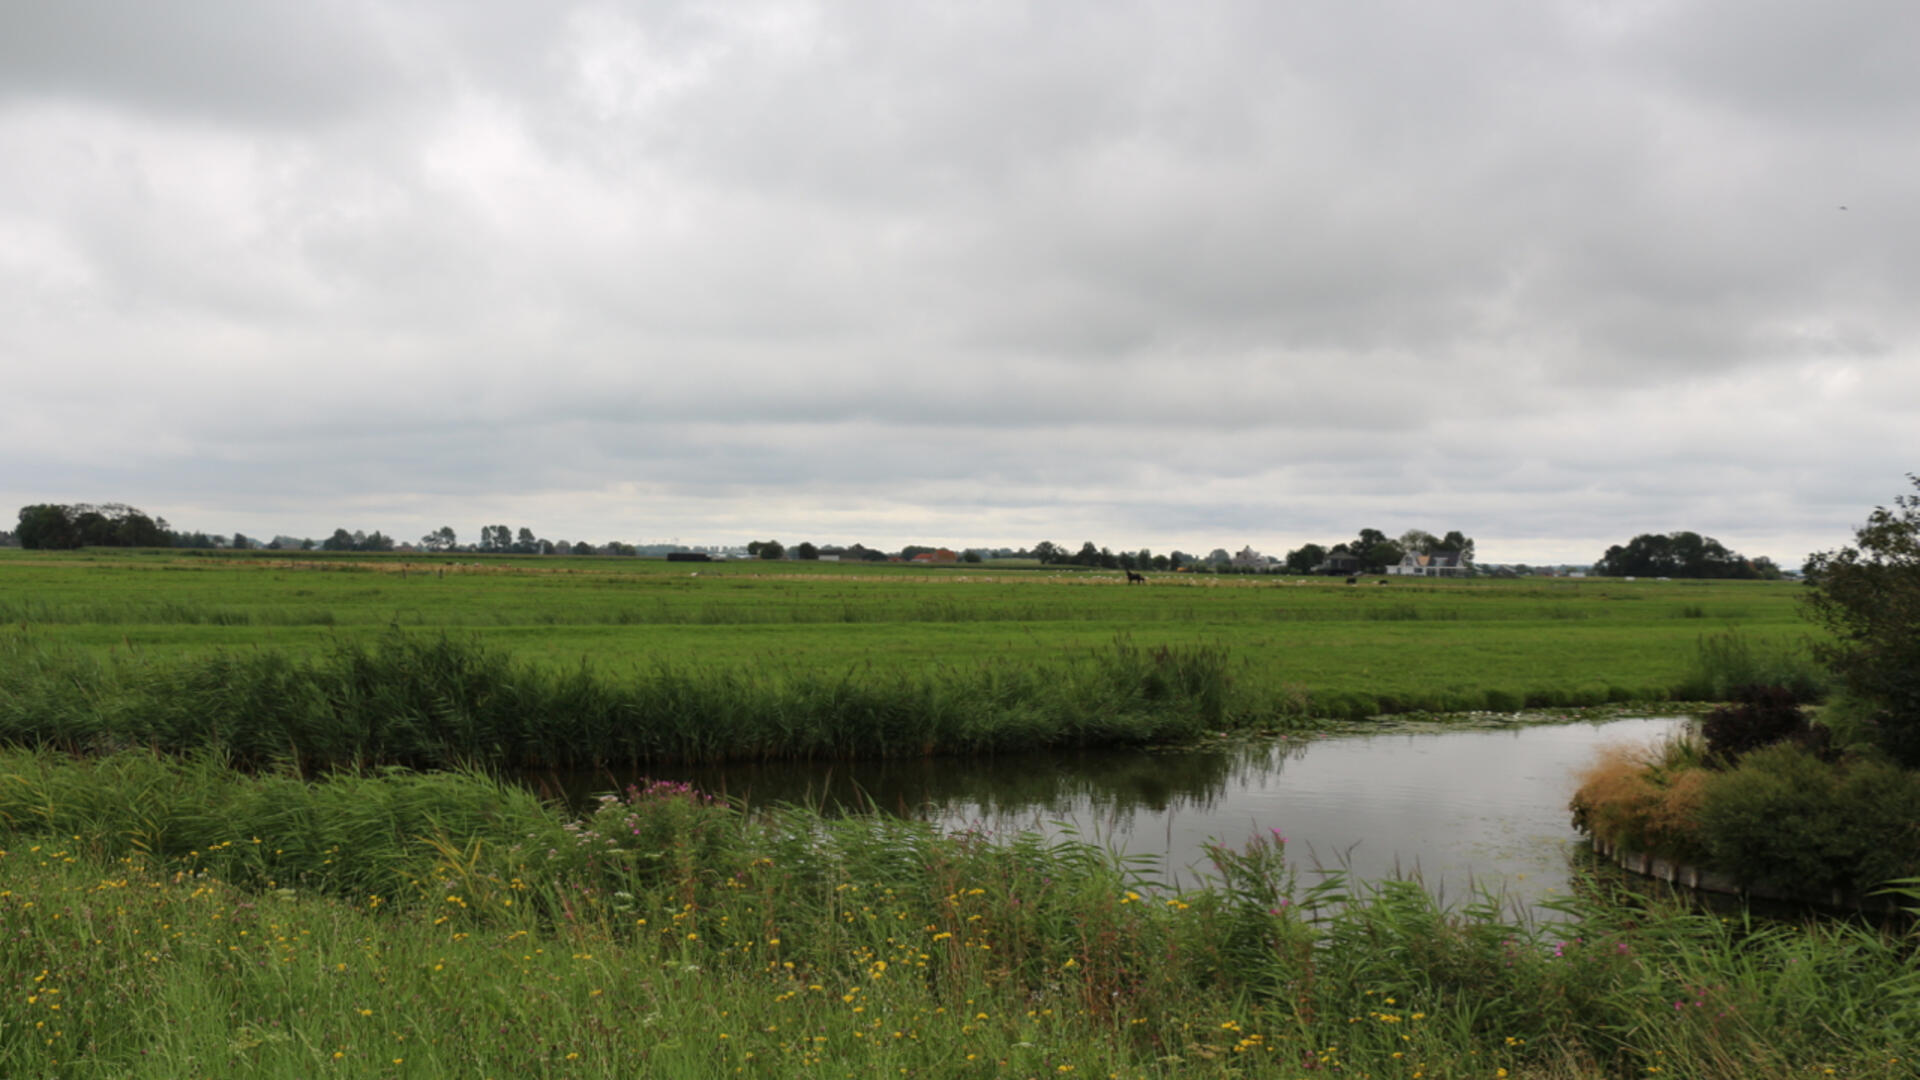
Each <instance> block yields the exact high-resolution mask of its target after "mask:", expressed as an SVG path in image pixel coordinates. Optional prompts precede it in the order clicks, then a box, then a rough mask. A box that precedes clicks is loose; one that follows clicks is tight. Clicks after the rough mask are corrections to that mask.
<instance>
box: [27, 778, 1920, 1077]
mask: <svg viewBox="0 0 1920 1080" xmlns="http://www.w3.org/2000/svg"><path fill="white" fill-rule="evenodd" d="M409 782H410V781H408V780H407V779H406V778H403V777H399V776H391V777H385V778H378V779H373V778H336V779H333V780H329V781H326V782H324V783H320V784H298V783H296V782H294V781H291V780H288V779H286V778H247V777H244V776H240V775H237V774H234V773H232V772H231V771H226V770H222V769H220V768H219V767H218V763H215V762H207V761H200V762H192V763H187V764H179V763H166V762H162V761H160V760H159V759H155V758H152V757H151V756H146V755H124V756H123V757H122V758H118V759H108V760H106V761H101V762H74V761H67V760H63V759H60V758H58V757H56V756H53V755H46V754H38V755H25V754H20V753H13V754H8V755H4V756H0V796H4V797H5V798H6V799H8V800H9V801H7V802H5V803H4V804H0V805H5V806H6V807H7V808H8V815H7V816H5V817H3V818H0V849H3V850H4V854H0V883H3V884H0V1074H5V1075H9V1076H15V1075H19V1076H38V1075H47V1074H53V1075H114V1076H142V1077H145V1076H202V1075H236V1074H246V1075H276V1076H277V1075H285V1076H295V1075H303V1076H311V1075H343V1076H356V1077H357V1076H444V1075H475V1076H480V1075H554V1076H561V1075H580V1076H635V1075H644V1076H652V1075H659V1076H700V1077H706V1076H714V1077H720V1076H736V1075H745V1076H780V1077H785V1076H796V1075H799V1076H812V1075H820V1076H826V1075H832V1076H836V1077H838V1076H845V1075H847V1074H853V1075H863V1076H864V1075H875V1076H877V1075H887V1076H899V1075H903V1074H904V1075H908V1076H923V1077H924V1076H982V1077H988V1076H1021V1077H1024V1076H1041V1075H1045V1076H1052V1077H1060V1076H1074V1075H1098V1076H1108V1075H1119V1076H1125V1077H1141V1076H1147V1077H1163V1076H1164V1077H1174V1076H1178V1077H1196V1076H1197V1077H1228V1076H1280V1077H1299V1076H1318V1075H1356V1076H1357V1075H1372V1076H1392V1077H1402V1076H1404V1077H1409V1078H1411V1077H1413V1076H1415V1075H1416V1074H1424V1075H1426V1076H1450V1077H1497V1076H1499V1075H1501V1074H1502V1072H1503V1071H1504V1073H1505V1075H1507V1076H1510V1077H1522V1076H1527V1077H1566V1078H1588V1077H1593V1078H1598V1077H1626V1076H1633V1077H1644V1076H1684V1077H1703V1078H1704V1077H1713V1078H1719V1077H1727V1078H1732V1077H1740V1078H1743V1080H1744V1078H1751V1077H1759V1078H1768V1077H1789V1076H1796V1077H1797V1076H1821V1075H1828V1074H1827V1073H1826V1072H1824V1071H1823V1070H1828V1069H1831V1070H1833V1075H1840V1076H1848V1077H1873V1078H1887V1080H1891V1078H1894V1077H1907V1076H1912V1075H1913V1062H1912V1060H1911V1055H1912V1041H1911V1034H1912V1031H1913V1030H1915V1025H1916V1024H1920V995H1916V994H1915V993H1914V990H1915V988H1916V986H1920V961H1916V953H1915V948H1914V946H1915V944H1916V943H1915V941H1914V940H1913V939H1911V938H1909V939H1905V940H1903V939H1900V938H1897V937H1894V936H1890V935H1888V934H1885V933H1881V932H1875V931H1871V930H1866V929H1861V928H1858V927H1853V926H1848V925H1844V924H1819V925H1810V926H1792V925H1759V924H1753V923H1746V922H1741V921H1739V920H1735V921H1733V922H1728V921H1724V920H1721V919H1718V918H1714V917H1705V916H1697V915H1691V914H1688V913H1685V912H1683V911H1680V910H1677V909H1673V908H1660V907H1654V908H1647V907H1644V906H1641V905H1640V904H1638V903H1636V902H1632V901H1628V900H1625V899H1622V898H1616V897H1613V896H1610V895H1606V894H1604V893H1602V892H1598V891H1594V889H1596V888H1597V887H1589V889H1588V891H1585V892H1583V893H1582V894H1580V895H1577V896H1575V897H1572V898H1570V899H1568V900H1567V901H1566V902H1565V903H1564V904H1563V905H1562V911H1563V913H1564V914H1565V916H1566V917H1567V918H1568V920H1569V921H1568V922H1567V923H1565V924H1556V925H1545V926H1538V925H1529V924H1517V923H1513V922H1509V921H1506V920H1504V919H1502V917H1501V916H1500V914H1499V910H1498V907H1497V905H1494V904H1492V903H1490V902H1480V903H1475V904H1470V905H1468V906H1467V907H1466V908H1463V909H1456V910H1446V909H1442V908H1440V907H1439V906H1438V905H1436V904H1435V902H1434V901H1433V900H1432V899H1431V898H1430V897H1428V896H1427V895H1426V894H1424V893H1423V892H1421V891H1420V890H1419V889H1418V887H1416V886H1414V885H1412V884H1410V883H1405V882H1398V883H1384V884H1381V885H1378V886H1366V885H1361V884H1358V883H1343V882H1337V881H1336V882H1330V883H1323V884H1321V885H1319V886H1315V887H1311V888H1305V889H1303V888H1300V887H1298V886H1296V884H1295V883H1294V881H1293V879H1292V877H1291V874H1290V873H1289V871H1288V867H1287V863H1286V859H1285V854H1286V853H1285V845H1284V841H1283V840H1281V839H1280V838H1279V837H1277V836H1274V835H1262V836H1260V837H1258V838H1256V839H1255V840H1252V841H1250V842H1248V843H1245V844H1240V845H1230V846H1226V847H1222V848H1219V849H1217V850H1216V851H1215V861H1216V866H1217V867H1218V868H1219V869H1220V871H1221V875H1222V883H1221V884H1220V885H1219V886H1217V887H1214V888H1208V889H1199V890H1193V891H1187V892H1181V893H1172V892H1167V891H1156V890H1154V889H1152V888H1149V887H1146V886H1145V885H1143V884H1142V883H1141V882H1139V881H1137V880H1136V879H1134V878H1133V877H1132V876H1131V875H1130V874H1129V873H1128V871H1127V870H1126V868H1125V867H1124V866H1123V865H1122V864H1120V863H1118V862H1117V861H1116V860H1115V859H1114V858H1113V857H1112V856H1110V855H1109V854H1107V853H1106V852H1104V851H1102V850H1100V849H1097V848H1094V847H1090V846H1087V845H1084V844H1079V843H1075V842H1071V841H1060V842H1052V843H1049V842H1046V841H1043V840H1041V839H1040V838H1038V837H1034V836H1029V835H1021V836H1014V837H1006V838H1000V839H993V838H988V837H982V836H978V835H973V834H962V835H941V834H938V833H936V832H934V831H933V830H931V829H930V828H929V827H927V826H926V825H924V824H921V823H915V822H906V821H900V820H888V819H878V818H849V819H840V820H828V819H824V818H821V817H818V816H816V815H812V814H809V813H807V812H804V811H788V812H783V813H778V814H767V815H753V816H749V815H745V814H742V813H740V812H738V811H736V810H734V809H733V808H731V807H729V806H727V805H726V804H724V803H719V802H715V801H713V800H711V799H708V798H707V797H705V796H703V795H701V794H700V793H699V792H696V791H692V790H689V789H686V788H684V787H681V786H678V785H648V786H644V787H639V788H636V789H633V790H631V791H629V792H627V793H624V794H622V795H619V796H615V797H611V798H609V799H607V800H605V801H603V802H602V803H601V804H600V805H599V807H598V808H597V810H596V811H595V812H594V813H592V814H591V815H589V816H588V817H586V818H584V819H582V820H578V821H574V822H567V821H564V820H563V819H561V818H560V817H559V816H558V815H557V814H554V813H552V812H540V813H534V812H531V811H530V810H529V809H528V808H527V807H526V806H525V804H524V803H521V802H517V801H515V800H517V799H519V798H520V797H519V796H515V795H513V794H512V793H510V792H507V791H504V790H502V789H500V788H498V787H497V786H495V785H493V784H491V783H490V782H488V781H486V780H485V779H484V778H480V777H473V776H465V777H448V778H444V786H433V787H424V788H415V789H409V791H410V793H409V794H408V795H407V796H405V797H404V798H402V799H401V800H400V801H401V802H403V803H405V804H406V805H407V806H408V807H410V809H409V810H408V811H407V813H406V814H390V813H383V812H376V811H375V810H373V809H371V808H367V809H356V807H357V806H359V805H361V804H368V806H370V805H371V804H372V803H375V802H377V801H378V799H377V796H376V795H375V794H374V788H375V787H377V786H379V785H389V784H400V785H403V786H404V785H405V784H407V783H409ZM334 785H338V786H339V791H338V792H337V793H326V792H324V790H323V789H326V788H329V787H331V786H334ZM22 788H25V789H29V791H30V794H15V795H4V793H6V792H13V791H16V790H17V789H22ZM169 788H185V789H187V790H188V791H189V792H191V794H192V795H193V796H194V798H188V797H186V796H184V795H183V796H181V797H179V798H172V799H166V798H163V799H161V800H160V801H159V802H157V803H149V802H148V799H147V798H146V796H148V795H160V794H162V793H164V792H165V791H166V790H167V789H169ZM102 789H110V790H108V791H107V793H104V794H103V793H102ZM303 792H305V793H304V794H303ZM196 799H197V800H206V801H210V802H212V803H213V804H215V805H218V806H221V807H223V808H230V809H231V810H232V811H233V813H234V814H236V815H237V816H235V817H233V818H232V819H231V820H227V821H220V820H216V819H214V818H213V817H211V816H209V815H206V814H203V813H201V812H200V811H198V810H196V809H195V801H196ZM276 802H286V803H288V804H289V806H290V808H289V809H288V810H286V811H285V812H281V813H278V814H277V815H276V814H274V812H273V811H272V810H271V809H270V807H271V805H272V804H274V803H276ZM322 806H325V807H328V809H321V807H322ZM490 806H491V807H492V808H493V812H485V811H486V810H487V808H488V807H490ZM28 808H31V809H28ZM476 810H477V811H481V812H478V813H476V812H474V811H476ZM407 815H414V816H407ZM342 816H345V817H346V818H348V819H349V820H350V822H351V824H348V825H343V824H342V822H341V818H342ZM342 828H344V829H347V830H348V831H349V832H351V833H352V835H353V837H354V838H353V839H351V840H343V839H339V837H340V835H341V834H340V833H339V832H338V831H336V830H339V829H342ZM155 829H158V830H159V831H160V832H161V833H162V834H165V835H168V836H172V837H174V838H175V839H174V840H173V841H169V843H168V844H167V845H162V846H154V845H152V844H150V843H149V844H146V846H141V844H137V843H135V841H134V839H133V838H134V837H136V836H145V835H148V834H149V833H151V832H152V831H153V830H155ZM254 829H259V830H262V831H259V832H257V833H256V832H253V831H251V830H254ZM396 837H397V838H398V839H394V838H396ZM143 843H144V842H143ZM182 844H184V845H186V847H185V850H184V851H182V850H180V848H179V845H182ZM270 851H278V852H282V853H292V852H299V853H301V854H300V856H299V857H298V858H297V859H295V858H293V857H292V856H290V855H282V856H280V857H281V858H282V860H283V861H282V863H281V864H279V865H276V866H272V867H271V868H269V867H267V866H265V865H256V864H255V863H253V862H252V861H251V860H254V859H256V858H262V857H263V856H262V855H259V854H256V853H261V852H270ZM342 865H344V866H345V869H336V867H339V866H342ZM269 870H270V872H269ZM387 882H398V884H385V885H383V889H384V890H385V891H381V892H380V893H378V894H377V895H378V899H377V900H376V899H374V898H373V897H372V896H370V895H367V894H364V893H362V892H360V891H359V890H360V889H361V888H363V887H365V886H366V885H367V884H368V883H387ZM55 1006H58V1008H55Z"/></svg>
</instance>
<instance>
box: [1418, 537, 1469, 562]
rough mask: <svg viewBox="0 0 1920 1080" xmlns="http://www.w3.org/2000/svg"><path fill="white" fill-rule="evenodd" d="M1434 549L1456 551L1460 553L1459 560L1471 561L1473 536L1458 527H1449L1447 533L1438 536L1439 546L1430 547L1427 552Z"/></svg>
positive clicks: (1430, 552) (1431, 551)
mask: <svg viewBox="0 0 1920 1080" xmlns="http://www.w3.org/2000/svg"><path fill="white" fill-rule="evenodd" d="M1434 551H1457V552H1459V553H1460V561H1461V562H1463V563H1471V562H1473V538H1472V537H1470V536H1468V535H1467V534H1465V533H1463V532H1461V531H1460V530H1459V529H1451V530H1448V532H1447V535H1445V536H1443V537H1441V538H1440V544H1439V546H1438V547H1436V548H1433V549H1430V550H1429V552H1428V554H1432V553H1433V552H1434Z"/></svg>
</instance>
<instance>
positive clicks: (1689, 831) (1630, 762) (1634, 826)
mask: <svg viewBox="0 0 1920 1080" xmlns="http://www.w3.org/2000/svg"><path fill="white" fill-rule="evenodd" d="M1700 766H1701V751H1700V748H1699V747H1698V746H1696V745H1695V744H1694V743H1692V742H1691V741H1690V740H1685V739H1676V740H1669V741H1667V742H1664V743H1661V744H1659V745H1658V746H1655V747H1651V748H1649V747H1632V746H1611V747H1607V748H1605V749H1603V750H1602V751H1601V752H1600V753H1599V754H1598V755H1597V756H1596V758H1595V760H1594V763H1593V764H1592V765H1590V766H1588V767H1587V768H1586V769H1584V770H1582V771H1581V773H1580V774H1579V776H1578V777H1577V778H1576V779H1577V781H1578V786H1577V787H1576V788H1575V790H1574V794H1573V799H1572V801H1571V802H1570V803H1569V809H1571V810H1572V811H1573V826H1574V828H1576V829H1579V830H1580V831H1582V832H1585V833H1587V834H1588V835H1590V836H1593V837H1595V838H1597V839H1601V840H1605V841H1607V842H1608V843H1612V844H1618V845H1620V846H1623V847H1626V848H1629V849H1631V850H1634V851H1649V852H1655V853H1658V854H1661V855H1665V856H1668V857H1672V858H1680V859H1689V858H1697V857H1699V856H1701V855H1703V854H1705V848H1704V846H1703V845H1702V844H1701V842H1700V840H1699V835H1698V833H1699V815H1700V809H1701V806H1702V803H1703V801H1704V798H1705V790H1706V781H1707V776H1706V772H1705V770H1703V769H1702V768H1701V767H1700Z"/></svg>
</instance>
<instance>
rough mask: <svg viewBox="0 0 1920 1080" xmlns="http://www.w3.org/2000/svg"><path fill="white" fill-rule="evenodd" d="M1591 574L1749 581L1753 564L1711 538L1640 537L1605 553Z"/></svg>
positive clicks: (1688, 534) (1694, 535) (1691, 534)
mask: <svg viewBox="0 0 1920 1080" xmlns="http://www.w3.org/2000/svg"><path fill="white" fill-rule="evenodd" d="M1593 572H1594V573H1595V574H1599V575H1601V576H1604V577H1628V576H1638V577H1687V578H1750V577H1754V576H1756V575H1755V572H1754V569H1753V566H1752V564H1750V563H1748V562H1747V560H1746V559H1744V558H1742V557H1741V556H1740V555H1739V554H1738V553H1736V552H1732V551H1729V550H1727V548H1726V547H1725V546H1724V545H1722V544H1721V543H1720V541H1718V540H1715V539H1714V538H1713V537H1711V536H1701V535H1700V534H1699V533H1694V532H1685V531H1681V532H1671V533H1667V534H1665V535H1661V534H1658V533H1642V534H1640V535H1639V536H1636V537H1634V538H1633V539H1632V540H1629V541H1627V544H1626V546H1625V547H1622V546H1621V545H1619V544H1615V545H1614V546H1612V547H1610V548H1608V549H1607V552H1606V554H1605V555H1602V556H1601V557H1600V561H1599V562H1596V563H1594V564H1593Z"/></svg>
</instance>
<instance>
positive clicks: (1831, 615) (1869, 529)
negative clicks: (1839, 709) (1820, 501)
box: [1806, 475, 1920, 766]
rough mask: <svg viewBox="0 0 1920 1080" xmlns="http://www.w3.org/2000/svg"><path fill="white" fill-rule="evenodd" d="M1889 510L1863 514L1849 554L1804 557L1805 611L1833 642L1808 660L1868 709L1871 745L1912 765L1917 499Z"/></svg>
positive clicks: (1919, 628) (1918, 614)
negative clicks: (1838, 680)
mask: <svg viewBox="0 0 1920 1080" xmlns="http://www.w3.org/2000/svg"><path fill="white" fill-rule="evenodd" d="M1908 479H1909V480H1911V481H1913V483H1914V486H1915V487H1916V488H1920V476H1912V475H1909V476H1908ZM1894 506H1895V509H1893V510H1889V509H1887V508H1886V507H1878V508H1876V509H1875V510H1874V511H1873V513H1872V514H1870V515H1868V517H1867V523H1866V524H1865V525H1863V526H1861V527H1860V528H1859V529H1858V530H1856V531H1855V533H1854V536H1855V539H1856V541H1857V543H1858V545H1859V546H1858V547H1857V548H1856V547H1844V548H1841V549H1840V550H1839V551H1825V552H1817V553H1815V554H1813V555H1809V556H1808V557H1807V562H1806V573H1807V580H1808V582H1809V583H1811V584H1812V585H1813V591H1812V592H1811V593H1810V594H1809V595H1808V596H1807V606H1808V608H1809V610H1810V611H1811V613H1812V615H1813V617H1814V618H1816V619H1818V620H1819V621H1820V622H1822V623H1824V624H1825V625H1826V627H1827V628H1828V629H1829V630H1832V631H1833V634H1834V638H1835V640H1834V641H1833V642H1832V643H1830V644H1827V645H1823V646H1820V647H1818V649H1817V650H1816V654H1817V655H1818V656H1819V658H1820V659H1821V660H1823V661H1824V662H1825V663H1827V664H1828V665H1829V666H1830V667H1832V668H1833V670H1834V671H1835V673H1837V674H1838V675H1839V676H1840V678H1841V679H1842V680H1843V681H1844V682H1845V683H1846V686H1847V689H1848V690H1849V691H1850V692H1851V693H1852V695H1853V696H1854V697H1855V698H1857V699H1859V700H1860V701H1861V702H1863V703H1866V704H1867V705H1869V706H1870V710H1869V718H1870V720H1871V724H1872V731H1873V734H1874V737H1875V739H1876V741H1877V742H1878V743H1879V745H1880V746H1881V747H1882V748H1883V749H1885V750H1886V752H1887V753H1888V754H1890V755H1892V756H1893V758H1894V760H1896V761H1898V762H1900V763H1901V764H1903V765H1907V766H1920V495H1902V496H1900V497H1898V498H1896V499H1895V500H1894Z"/></svg>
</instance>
